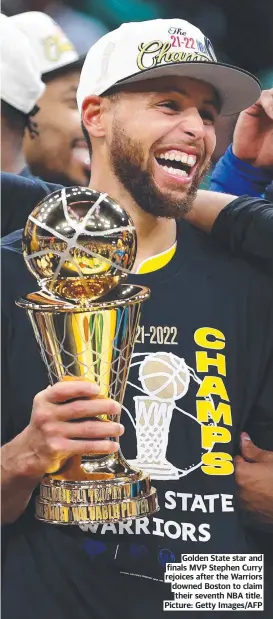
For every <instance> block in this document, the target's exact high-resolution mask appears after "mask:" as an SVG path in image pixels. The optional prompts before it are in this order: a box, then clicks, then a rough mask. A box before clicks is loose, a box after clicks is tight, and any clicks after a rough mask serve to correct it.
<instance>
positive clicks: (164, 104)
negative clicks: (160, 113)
mask: <svg viewBox="0 0 273 619" xmlns="http://www.w3.org/2000/svg"><path fill="white" fill-rule="evenodd" d="M157 105H158V106H159V107H166V108H167V109H168V110H173V111H175V112H177V111H178V105H177V103H176V101H161V102H160V103H158V104H157Z"/></svg>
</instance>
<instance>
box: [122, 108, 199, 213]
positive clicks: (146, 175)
mask: <svg viewBox="0 0 273 619" xmlns="http://www.w3.org/2000/svg"><path fill="white" fill-rule="evenodd" d="M110 161H111V164H112V167H113V170H114V172H115V174H116V176H117V177H118V179H119V180H120V181H121V183H122V184H123V186H124V187H125V189H126V190H127V191H128V192H129V193H130V195H131V196H132V198H133V199H134V201H135V202H136V204H138V206H140V208H141V209H142V210H143V211H145V212H146V213H149V214H150V215H154V216H155V217H166V218H169V219H176V220H179V219H182V218H183V217H184V216H185V214H186V213H188V212H189V211H190V210H191V208H192V205H193V202H194V199H195V196H196V192H197V189H198V186H199V184H200V182H201V180H202V178H203V176H205V174H206V172H207V171H208V169H209V164H208V165H207V166H206V167H205V169H204V170H203V171H202V174H200V173H199V172H198V171H196V173H195V175H194V177H193V179H192V182H191V185H190V187H189V190H188V191H187V193H186V195H184V194H183V193H182V192H181V197H179V196H174V192H172V191H165V192H164V193H163V192H161V191H160V189H159V187H157V185H156V184H155V181H154V179H153V176H152V171H151V169H150V170H149V167H148V168H147V169H146V170H144V169H143V163H144V161H145V156H144V150H143V147H142V144H141V142H138V141H137V140H133V139H132V138H130V137H129V136H128V135H127V134H126V133H125V131H124V129H123V128H122V126H121V125H120V123H119V121H117V120H115V121H114V123H113V136H112V142H111V146H110ZM150 168H151V166H150Z"/></svg>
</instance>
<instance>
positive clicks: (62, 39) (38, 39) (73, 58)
mask: <svg viewBox="0 0 273 619" xmlns="http://www.w3.org/2000/svg"><path fill="white" fill-rule="evenodd" d="M10 19H12V21H14V23H15V24H16V26H17V27H18V28H20V29H21V30H22V31H23V32H24V33H25V35H26V36H27V37H28V39H29V41H30V43H31V45H32V47H33V49H34V51H35V54H36V57H37V62H38V64H39V67H40V71H41V74H42V75H43V76H50V74H51V73H52V77H53V75H54V73H55V72H57V71H58V72H60V70H62V69H64V68H68V67H69V68H71V69H74V68H75V69H76V68H78V67H79V68H81V67H82V64H83V61H84V57H80V56H79V54H78V53H77V52H76V50H75V47H74V45H73V43H71V41H70V40H69V39H68V37H67V36H66V34H65V33H64V32H63V30H62V29H61V28H60V26H58V24H57V23H56V22H55V21H54V19H52V18H51V17H50V16H49V15H46V14H45V13H40V12H39V11H29V12H26V13H19V14H18V15H13V16H12V17H10Z"/></svg>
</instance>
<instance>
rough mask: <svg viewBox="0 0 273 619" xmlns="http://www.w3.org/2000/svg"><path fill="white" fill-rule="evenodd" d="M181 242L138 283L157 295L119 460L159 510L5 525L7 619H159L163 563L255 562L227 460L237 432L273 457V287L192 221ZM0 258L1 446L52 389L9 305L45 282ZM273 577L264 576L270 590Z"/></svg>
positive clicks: (134, 368)
mask: <svg viewBox="0 0 273 619" xmlns="http://www.w3.org/2000/svg"><path fill="white" fill-rule="evenodd" d="M31 199H32V198H31ZM237 204H239V205H240V201H237ZM177 240H178V244H177V251H176V254H175V256H174V257H173V259H172V261H171V262H170V263H169V264H168V265H167V266H166V267H164V268H162V269H160V270H159V271H156V272H154V273H151V274H147V275H132V276H130V278H129V281H131V282H134V283H139V284H143V285H147V286H148V287H150V288H151V291H152V294H151V299H150V300H149V301H147V302H145V304H144V305H143V310H142V318H141V323H140V328H139V331H138V335H137V342H136V346H135V350H134V356H133V359H132V364H131V369H130V373H129V380H128V385H127V390H126V395H125V400H124V410H123V416H122V422H123V423H124V425H125V429H126V431H125V434H124V437H122V441H121V442H122V450H123V453H124V455H125V457H126V458H127V459H130V460H132V461H134V462H135V464H136V465H137V466H138V467H139V468H146V469H147V470H150V472H151V477H152V481H153V485H155V486H156V488H157V491H158V496H159V503H160V508H161V509H160V512H158V513H157V514H155V515H154V516H153V517H151V518H150V519H149V520H148V519H146V518H145V519H140V520H136V521H132V522H129V523H127V524H122V523H121V524H112V525H103V526H97V525H93V526H92V525H90V526H82V527H78V526H74V527H58V526H53V525H49V524H44V523H41V522H38V521H35V519H34V515H33V514H34V505H33V501H31V502H30V504H29V506H28V508H27V510H26V512H25V513H24V514H23V516H22V517H21V518H20V519H19V520H18V521H17V522H16V523H15V524H13V525H10V526H7V527H5V534H4V541H5V545H4V551H5V553H4V554H5V557H4V567H3V614H4V619H6V618H8V619H34V617H35V619H36V617H38V616H39V619H48V616H49V615H50V614H51V616H52V617H54V619H55V618H56V619H72V617H73V619H74V618H75V617H77V619H109V617H117V618H120V619H125V617H126V619H127V617H128V616H130V619H139V617H142V618H143V619H146V618H147V619H148V617H149V618H150V617H156V618H157V619H160V618H161V617H162V619H163V617H165V616H166V615H165V612H163V610H162V600H164V599H165V600H166V599H173V594H172V593H171V590H170V585H168V584H165V583H164V582H163V579H164V569H165V564H166V562H168V563H170V562H173V561H176V562H180V557H181V554H182V553H195V554H196V553H221V554H222V553H236V554H237V553H244V554H247V553H250V552H259V547H258V546H257V543H256V536H255V531H254V530H253V531H251V530H250V529H249V530H248V531H246V529H245V528H244V526H243V517H242V514H241V513H240V511H239V509H238V506H237V501H236V486H235V479H234V474H233V466H232V461H231V459H232V456H234V455H235V454H236V453H238V442H239V435H240V432H241V431H242V429H246V430H248V431H249V432H250V433H251V437H252V438H253V440H254V441H255V442H256V443H257V444H258V445H259V446H260V447H262V448H266V449H271V450H273V429H272V426H273V423H272V421H273V420H272V399H273V367H272V356H273V320H272V318H273V316H272V313H273V304H272V286H271V283H272V282H271V280H269V278H268V277H267V275H266V274H264V273H261V272H260V271H259V270H258V268H257V267H256V266H255V264H253V265H250V264H248V263H247V262H246V261H244V260H243V259H239V258H236V257H234V256H231V255H230V254H228V253H227V252H226V251H225V250H223V249H222V248H221V247H220V246H218V245H217V243H216V242H215V241H214V240H213V239H212V238H210V237H208V236H206V235H203V234H202V233H200V232H198V231H196V230H195V229H193V228H192V227H191V226H190V225H188V224H187V223H185V222H182V223H181V225H179V227H178V237H177ZM2 254H3V257H2V273H3V293H2V297H3V298H2V302H3V328H2V336H3V349H4V355H5V361H4V363H3V364H2V367H3V372H4V378H3V404H2V411H3V412H2V415H3V441H4V442H5V441H8V440H10V439H12V437H14V436H15V435H17V434H18V433H19V432H21V431H22V430H23V428H24V427H26V425H27V424H28V421H29V418H30V413H31V408H32V400H33V397H34V395H35V394H36V393H37V392H38V391H40V390H41V389H43V388H45V387H46V386H47V384H48V378H47V374H46V370H45V367H44V365H43V362H42V360H41V358H40V354H39V351H38V346H37V344H36V342H35V340H34V335H33V332H32V328H31V325H30V323H29V322H28V319H27V317H26V315H25V313H24V311H23V310H22V309H20V308H18V307H16V306H15V304H14V301H15V299H16V298H18V297H19V296H21V295H22V294H26V293H28V292H31V291H34V290H35V289H37V284H36V282H35V281H34V279H33V278H32V276H31V275H30V273H29V272H28V271H27V269H26V267H25V265H24V262H23V258H22V255H21V253H20V249H19V246H18V240H17V242H14V243H12V245H7V247H6V248H5V249H4V250H3V251H2ZM162 366H164V371H162ZM160 370H161V371H160ZM161 374H163V378H164V381H165V382H164V383H162V376H161ZM166 374H167V376H166ZM208 402H209V406H210V407H211V408H210V411H211V410H213V408H217V407H218V405H221V410H222V411H225V412H224V416H223V417H221V416H220V420H219V422H217V426H218V427H219V428H220V430H219V432H220V433H222V435H223V436H224V438H225V440H226V441H227V442H222V443H219V442H217V441H216V443H215V445H214V446H213V447H212V449H210V447H209V442H210V437H211V418H210V417H209V416H208V417H207V419H206V420H205V421H200V419H201V417H202V415H203V414H204V408H203V407H205V409H206V410H207V406H208ZM223 405H224V406H223ZM219 410H220V409H219V408H218V411H219ZM202 411H203V412H202ZM140 424H141V425H142V428H141V432H140ZM218 453H220V454H222V455H221V456H217V455H216V454H218ZM151 454H152V460H153V462H152V465H151ZM219 457H220V461H219V459H218V460H217V458H219ZM215 458H216V459H215ZM219 466H220V469H219ZM269 560H270V557H269ZM271 578H272V575H271V574H270V568H269V567H268V569H267V572H266V581H267V584H268V582H269V581H270V579H271ZM270 595H271V591H270V586H268V587H267V592H266V610H265V611H264V613H262V614H261V613H259V614H257V617H261V616H263V617H265V618H266V619H269V617H270V616H271V604H272V601H270ZM214 612H216V611H214ZM197 614H198V611H197V612H189V613H188V614H187V612H186V611H185V614H184V615H183V616H185V617H188V618H189V619H195V617H196V616H197ZM205 616H210V615H209V614H208V613H207V614H206V615H205ZM225 616H226V615H224V614H223V618H224V619H225ZM255 616H256V615H255V612H254V613H253V612H251V615H250V613H248V612H245V615H244V617H245V618H246V619H247V618H248V617H249V619H254V617H255ZM217 617H222V614H221V612H216V614H215V619H217Z"/></svg>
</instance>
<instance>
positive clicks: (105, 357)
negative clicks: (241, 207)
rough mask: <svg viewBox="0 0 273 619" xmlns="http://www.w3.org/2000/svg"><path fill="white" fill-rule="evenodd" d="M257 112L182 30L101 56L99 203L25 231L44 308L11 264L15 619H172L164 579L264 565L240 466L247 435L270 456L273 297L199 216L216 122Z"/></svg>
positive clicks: (238, 76)
mask: <svg viewBox="0 0 273 619" xmlns="http://www.w3.org/2000/svg"><path fill="white" fill-rule="evenodd" d="M258 97H259V85H258V83H257V81H256V80H255V78H253V77H252V76H250V75H249V74H247V73H245V72H243V71H240V70H239V69H236V68H232V67H229V66H226V65H222V64H220V63H218V62H217V60H216V58H215V55H214V51H213V48H212V46H211V43H210V41H209V40H208V39H207V38H206V37H205V36H204V35H203V34H202V33H201V32H200V31H199V30H198V29H197V28H195V27H194V26H192V25H191V24H189V23H187V22H184V21H182V20H178V19H174V20H156V21H151V22H143V23H135V24H123V25H122V26H121V27H120V28H119V29H117V30H116V31H114V32H112V33H109V34H107V35H105V36H104V37H103V38H102V39H100V41H98V42H97V43H96V44H95V45H94V46H93V47H92V48H91V50H90V51H89V54H88V55H87V58H86V61H85V64H84V67H83V70H82V75H81V79H80V84H79V90H78V105H79V108H80V109H81V114H82V123H83V126H84V130H85V133H86V137H87V140H88V142H89V143H90V144H91V148H92V178H91V183H90V187H89V188H88V189H80V188H72V189H70V190H66V189H62V190H60V189H59V190H58V191H57V192H55V193H54V194H52V195H51V196H48V197H47V198H46V199H45V200H44V201H43V202H42V203H40V205H38V206H37V207H36V209H34V211H33V213H32V214H31V216H30V217H29V219H28V222H27V225H26V228H25V231H24V241H23V249H24V258H25V261H26V263H27V266H28V267H29V270H30V271H31V273H32V275H34V276H35V277H36V278H37V280H38V281H39V284H40V291H39V292H38V291H36V292H33V282H34V279H33V277H32V276H31V275H30V274H29V273H28V271H27V269H26V267H25V265H24V263H23V260H22V256H21V254H19V253H16V254H15V255H14V264H16V278H15V279H16V281H15V279H14V278H13V277H12V274H11V273H10V272H9V267H8V264H7V266H6V268H5V263H4V264H3V267H4V269H3V271H4V273H5V276H6V278H7V280H6V284H5V285H6V286H7V290H9V291H10V295H11V296H12V295H13V296H14V299H15V298H17V299H18V305H19V306H20V307H18V306H17V307H15V308H14V309H13V310H12V315H11V316H10V315H9V316H8V315H6V320H7V331H11V332H12V330H13V329H14V324H15V322H16V323H17V324H18V321H21V329H20V335H19V337H17V339H16V343H15V345H14V346H13V347H12V349H10V350H7V351H6V355H7V356H6V358H7V365H8V366H9V367H7V376H6V381H5V384H4V389H6V394H7V396H6V403H7V410H6V411H5V412H4V428H5V430H4V431H5V441H6V445H4V447H3V456H2V464H3V476H2V486H3V497H4V498H3V501H4V510H3V513H4V524H7V525H10V526H7V529H6V535H5V548H4V550H5V555H6V556H5V571H4V596H3V611H4V613H5V617H9V619H19V618H20V619H25V618H26V619H32V618H34V617H35V618H36V617H39V618H40V619H44V618H46V617H48V615H49V613H51V615H52V616H53V617H54V618H55V617H56V619H67V618H70V617H71V618H72V617H77V619H109V618H110V617H117V618H122V619H123V618H125V617H126V618H127V617H128V616H129V617H130V618H132V619H137V618H138V617H143V618H146V617H147V619H148V617H157V618H160V617H163V616H164V613H163V600H164V599H170V598H171V597H173V595H172V594H171V593H170V590H169V585H167V584H165V583H164V571H165V565H166V563H171V562H178V563H180V560H181V554H187V553H190V554H193V555H195V554H202V553H216V554H217V553H220V554H222V553H242V554H245V555H247V554H249V553H252V552H255V551H256V546H255V537H254V535H253V537H252V536H251V535H250V536H249V538H246V535H245V532H244V529H243V522H242V514H241V513H240V511H239V508H238V505H237V500H236V486H235V479H234V465H233V457H234V456H235V455H236V453H238V441H239V436H240V433H241V431H242V429H248V430H249V431H251V435H252V437H253V439H254V440H255V437H257V438H258V439H259V440H260V447H262V448H264V449H273V444H272V442H271V439H272V415H271V402H272V395H273V394H272V384H273V368H272V352H273V321H272V307H273V306H272V290H271V287H270V285H269V281H268V278H267V276H266V275H261V274H260V273H259V272H258V270H257V269H256V267H255V265H253V266H252V265H249V264H247V263H246V262H244V261H243V260H241V259H239V258H237V257H232V256H230V255H229V254H228V253H227V252H226V251H225V250H224V249H222V248H221V247H219V246H218V245H217V244H216V243H215V242H214V240H213V239H211V238H209V237H206V236H205V235H203V234H202V233H201V232H198V231H196V230H195V229H193V228H192V227H191V226H190V225H189V224H188V223H187V222H186V221H185V216H186V215H187V213H188V212H189V211H190V209H191V208H192V204H193V200H194V197H195V195H196V191H197V188H198V186H199V184H200V181H201V179H202V177H203V175H204V174H205V172H206V170H207V168H208V165H209V162H210V158H211V155H212V153H213V150H214V147H215V126H214V125H215V120H216V118H217V115H218V114H219V113H220V112H221V113H223V114H232V113H236V112H239V111H241V110H242V109H245V108H247V107H248V106H249V105H251V104H252V103H253V102H254V101H256V100H257V99H258ZM240 200H241V201H242V202H243V200H244V198H241V199H238V203H239V202H240ZM149 290H151V296H150V298H149V294H150V292H149ZM142 302H143V307H142V310H141V311H142V314H141V318H140V307H141V306H142ZM22 307H23V308H24V309H25V310H26V312H27V314H28V316H29V318H30V319H31V323H32V326H31V324H30V322H28V321H27V319H26V315H25V313H24V312H23V311H22V309H21V308H22ZM7 313H8V312H6V314H7ZM4 314H5V308H4ZM139 319H140V322H139ZM257 324H258V325H259V328H256V325H257ZM32 327H33V331H34V334H35V337H36V339H37V341H38V342H39V345H40V350H41V353H42V359H41V358H40V357H39V351H38V347H37V343H36V342H35V338H34V335H33V331H32ZM134 344H135V348H134V350H133V347H134ZM130 364H131V367H130V372H129V374H128V370H129V365H130ZM46 370H47V372H46ZM47 373H48V375H49V379H50V382H51V386H48V378H47ZM79 379H81V380H79ZM125 388H126V389H125ZM124 391H125V395H124ZM121 407H122V409H123V412H122V417H121V422H122V423H120V413H121ZM31 409H32V412H31ZM124 429H125V432H124ZM123 433H124V436H123ZM120 436H121V437H122V438H121V446H122V449H123V451H124V456H125V458H126V460H125V458H124V457H123V455H122V454H121V452H120V450H119V437H120ZM14 437H15V438H14ZM7 441H10V442H7ZM150 480H151V481H152V485H151V483H150ZM39 485H40V488H39ZM157 495H158V502H157ZM158 503H159V507H160V511H159V512H158V513H157V511H158ZM35 514H36V519H35ZM259 526H260V525H259V523H257V522H256V523H255V522H254V523H253V530H255V527H257V528H259ZM267 578H268V575H267V574H265V584H266V583H267ZM269 595H270V593H269V591H268V590H266V592H265V611H264V615H263V616H264V617H266V618H267V617H268V618H269V616H270V614H269V609H270V601H269ZM185 612H186V611H185ZM197 612H198V611H196V612H193V613H192V612H191V614H189V615H187V614H186V616H189V617H191V619H193V618H194V617H195V616H196V614H197ZM215 612H216V613H217V617H218V616H219V617H220V616H222V615H221V612H220V611H218V610H216V611H215ZM248 616H250V614H248V612H246V617H248ZM251 618H252V615H251Z"/></svg>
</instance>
